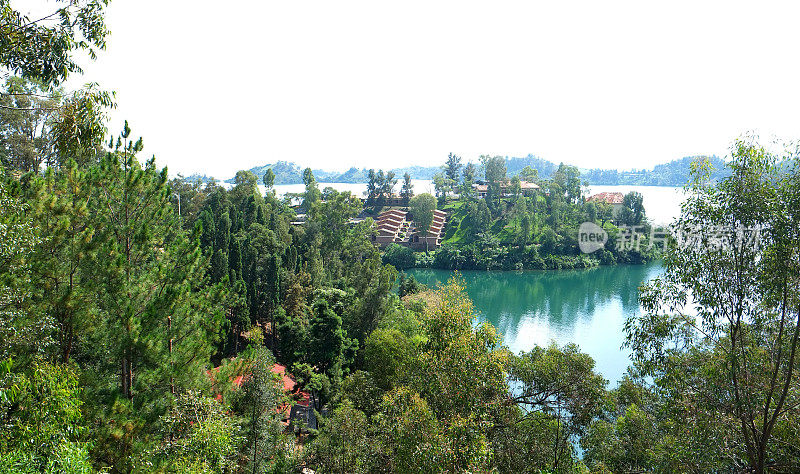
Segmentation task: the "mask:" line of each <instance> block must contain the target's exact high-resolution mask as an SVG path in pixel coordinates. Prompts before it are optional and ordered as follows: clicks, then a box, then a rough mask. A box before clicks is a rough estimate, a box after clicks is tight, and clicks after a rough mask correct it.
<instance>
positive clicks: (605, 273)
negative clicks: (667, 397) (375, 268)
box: [406, 262, 663, 387]
mask: <svg viewBox="0 0 800 474" xmlns="http://www.w3.org/2000/svg"><path fill="white" fill-rule="evenodd" d="M662 272H663V268H662V266H661V264H660V263H659V262H652V263H649V264H647V265H617V266H603V267H598V268H592V269H588V270H552V271H525V272H486V271H462V272H460V273H461V275H462V276H463V278H464V280H465V282H466V285H467V288H466V290H467V293H468V294H469V296H470V298H472V301H473V302H474V303H475V309H476V310H477V311H478V313H479V316H478V318H479V320H480V321H488V322H490V323H492V324H493V325H494V326H495V327H496V328H497V329H498V331H499V332H500V333H501V334H502V335H503V340H504V343H505V344H506V345H507V346H508V347H509V348H510V349H511V350H512V351H514V352H515V353H517V352H520V351H527V350H530V349H531V348H532V347H534V346H535V345H547V344H549V343H550V342H552V341H555V342H556V343H557V344H559V345H563V344H567V343H570V342H571V343H575V344H577V345H578V346H579V347H580V348H581V350H582V351H583V352H585V353H587V354H589V355H590V356H592V358H594V360H595V362H596V364H597V365H596V370H597V371H598V372H600V373H601V374H603V376H604V377H605V378H606V379H608V380H609V381H610V383H611V386H612V387H613V386H614V385H615V383H616V382H617V381H618V380H619V379H620V378H621V377H622V375H623V374H624V373H625V370H626V369H627V367H628V365H629V364H630V359H629V357H628V355H629V352H628V351H627V350H623V349H622V348H621V346H622V343H623V342H624V340H625V334H624V331H623V326H624V323H625V319H626V318H627V317H628V316H630V315H634V314H638V313H639V311H640V310H641V308H640V306H639V292H638V287H639V285H640V284H641V283H642V282H645V281H648V280H650V279H652V278H654V277H656V276H658V275H660V274H661V273H662ZM406 273H407V274H410V275H413V276H414V278H416V279H417V280H418V281H420V282H421V283H424V284H425V285H428V286H429V287H435V286H436V285H437V284H439V283H443V282H446V281H447V279H449V278H450V276H451V275H452V274H453V272H451V271H449V270H434V269H412V270H408V271H407V272H406Z"/></svg>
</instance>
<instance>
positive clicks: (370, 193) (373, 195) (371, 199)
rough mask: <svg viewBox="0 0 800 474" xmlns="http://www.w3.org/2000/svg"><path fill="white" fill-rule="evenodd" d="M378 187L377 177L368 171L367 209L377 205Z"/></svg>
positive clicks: (372, 171)
mask: <svg viewBox="0 0 800 474" xmlns="http://www.w3.org/2000/svg"><path fill="white" fill-rule="evenodd" d="M379 186H380V184H379V183H378V175H377V174H376V173H375V170H374V169H371V170H369V172H368V173H367V201H366V206H367V207H370V208H374V207H375V205H376V204H377V201H378V194H379V193H380V190H379Z"/></svg>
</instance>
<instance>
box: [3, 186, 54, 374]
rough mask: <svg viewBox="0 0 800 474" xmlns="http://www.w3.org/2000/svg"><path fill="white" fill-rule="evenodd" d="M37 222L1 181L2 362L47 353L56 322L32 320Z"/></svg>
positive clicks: (42, 317) (37, 318)
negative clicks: (28, 306)
mask: <svg viewBox="0 0 800 474" xmlns="http://www.w3.org/2000/svg"><path fill="white" fill-rule="evenodd" d="M34 229H35V228H34V222H33V220H32V219H31V216H30V214H29V212H28V209H27V208H26V206H25V205H24V203H23V202H22V201H21V200H19V199H17V198H15V197H13V196H12V195H11V194H10V193H9V192H8V191H7V188H6V183H5V182H4V181H3V180H2V179H0V360H5V359H6V358H9V357H17V358H20V357H24V358H28V357H30V356H31V355H34V354H37V353H41V352H43V351H44V350H45V349H46V348H47V346H48V345H49V343H50V342H51V340H50V337H49V336H50V334H51V333H50V328H51V324H52V318H50V317H49V316H48V315H39V317H30V314H29V313H28V312H27V311H26V302H27V300H29V299H30V295H31V293H32V288H31V286H32V285H31V261H30V255H31V254H32V253H33V251H34V250H35V248H36V245H37V244H38V238H37V236H36V234H35V230H34Z"/></svg>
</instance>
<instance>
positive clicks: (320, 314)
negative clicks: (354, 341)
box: [309, 299, 346, 373]
mask: <svg viewBox="0 0 800 474" xmlns="http://www.w3.org/2000/svg"><path fill="white" fill-rule="evenodd" d="M309 336H310V337H311V340H312V341H314V343H313V345H312V347H311V348H310V351H309V356H310V361H311V363H312V364H313V365H314V366H315V367H317V368H319V370H320V372H322V373H327V372H328V371H329V370H331V369H333V368H334V366H335V365H337V364H341V359H342V355H343V351H344V345H345V339H346V334H345V333H344V331H343V329H342V318H341V317H340V316H339V315H338V314H336V313H335V312H333V311H332V310H331V309H330V306H329V305H328V302H327V301H325V300H324V299H322V300H317V302H315V303H314V309H313V316H312V318H311V324H310V327H309Z"/></svg>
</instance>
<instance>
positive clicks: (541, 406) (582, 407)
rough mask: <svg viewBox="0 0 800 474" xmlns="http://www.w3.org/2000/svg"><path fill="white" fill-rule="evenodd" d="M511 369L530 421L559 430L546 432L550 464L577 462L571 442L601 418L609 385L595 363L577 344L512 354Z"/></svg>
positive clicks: (556, 467)
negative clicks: (606, 389)
mask: <svg viewBox="0 0 800 474" xmlns="http://www.w3.org/2000/svg"><path fill="white" fill-rule="evenodd" d="M508 370H509V380H510V383H511V384H512V385H514V386H518V387H519V391H518V393H516V394H515V395H514V396H513V397H512V398H513V400H514V401H515V402H516V403H517V404H518V405H519V406H521V407H522V408H523V412H524V413H525V414H526V417H528V418H534V417H535V418H537V420H536V421H537V423H545V425H548V426H549V427H552V428H554V429H548V430H545V431H546V432H548V433H547V435H546V436H548V437H549V438H550V443H549V446H550V449H548V452H549V455H550V459H548V460H547V461H548V467H549V469H551V470H552V471H558V470H559V469H560V468H561V467H563V464H564V462H565V461H567V462H570V463H571V458H572V455H573V453H572V445H571V443H570V439H572V438H573V437H576V436H581V435H583V434H584V433H585V432H586V429H587V428H588V427H589V424H590V423H591V421H592V420H593V419H594V418H595V417H597V416H598V415H600V414H601V411H602V408H603V401H604V394H605V384H606V381H605V380H604V379H603V377H601V376H600V375H598V374H596V373H595V372H594V360H592V358H591V357H589V356H588V355H586V354H582V353H581V352H580V351H579V350H578V348H577V346H575V345H567V346H565V347H564V348H563V349H561V348H558V347H556V346H554V345H551V346H550V347H548V348H542V347H534V348H533V349H532V350H531V351H530V352H523V353H522V354H520V355H519V356H512V357H511V358H510V361H509V368H508ZM523 419H524V418H523Z"/></svg>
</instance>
